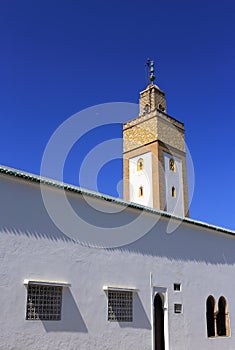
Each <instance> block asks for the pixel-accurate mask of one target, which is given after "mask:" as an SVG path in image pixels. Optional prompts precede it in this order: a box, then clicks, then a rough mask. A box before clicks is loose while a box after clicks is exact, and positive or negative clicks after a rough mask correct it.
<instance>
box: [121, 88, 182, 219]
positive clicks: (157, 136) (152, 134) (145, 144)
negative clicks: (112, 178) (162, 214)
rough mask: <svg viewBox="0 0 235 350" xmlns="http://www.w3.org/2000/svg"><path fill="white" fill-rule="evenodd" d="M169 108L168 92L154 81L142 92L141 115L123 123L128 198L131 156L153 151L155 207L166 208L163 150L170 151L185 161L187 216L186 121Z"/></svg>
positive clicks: (125, 178) (127, 196) (124, 177)
mask: <svg viewBox="0 0 235 350" xmlns="http://www.w3.org/2000/svg"><path fill="white" fill-rule="evenodd" d="M159 108H161V110H160V109H159ZM165 109H166V100H165V94H164V92H163V91H161V90H160V89H159V87H157V86H156V85H153V84H151V85H149V86H148V87H147V88H146V89H145V90H144V91H142V92H141V93H140V114H139V116H138V117H137V118H135V119H132V120H131V121H129V122H127V123H125V124H124V125H123V163H124V166H123V168H124V176H123V179H124V199H126V200H130V198H129V181H130V177H129V159H131V158H133V157H136V156H138V155H139V156H140V155H141V154H144V153H146V152H149V151H150V152H152V179H153V182H152V191H153V207H154V208H156V209H160V210H166V188H165V186H166V185H165V171H164V159H163V152H166V153H168V154H171V155H172V156H174V157H177V158H178V159H180V160H181V162H182V178H183V201H184V215H185V216H188V190H187V175H186V153H185V152H186V147H185V140H184V124H183V123H181V122H179V121H178V120H176V119H174V118H172V117H171V116H169V115H167V114H166V113H165ZM163 110H164V112H163Z"/></svg>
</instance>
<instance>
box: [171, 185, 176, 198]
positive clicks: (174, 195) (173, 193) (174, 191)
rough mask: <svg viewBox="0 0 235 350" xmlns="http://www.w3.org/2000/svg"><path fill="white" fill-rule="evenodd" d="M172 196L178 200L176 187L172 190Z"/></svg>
mask: <svg viewBox="0 0 235 350" xmlns="http://www.w3.org/2000/svg"><path fill="white" fill-rule="evenodd" d="M171 196H172V197H173V198H176V189H175V187H174V186H173V187H172V189H171Z"/></svg>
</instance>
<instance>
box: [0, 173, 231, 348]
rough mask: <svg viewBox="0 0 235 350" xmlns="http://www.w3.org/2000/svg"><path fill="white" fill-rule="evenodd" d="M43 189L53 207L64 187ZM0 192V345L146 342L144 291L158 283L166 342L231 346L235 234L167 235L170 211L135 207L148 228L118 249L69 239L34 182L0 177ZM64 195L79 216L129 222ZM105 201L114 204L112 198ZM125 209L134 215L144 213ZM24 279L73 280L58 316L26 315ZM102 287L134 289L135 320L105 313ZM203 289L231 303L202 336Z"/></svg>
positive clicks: (186, 229)
mask: <svg viewBox="0 0 235 350" xmlns="http://www.w3.org/2000/svg"><path fill="white" fill-rule="evenodd" d="M48 191H49V192H50V194H51V196H52V197H54V199H55V203H57V204H55V206H56V205H57V206H58V208H59V206H60V204H59V201H60V193H61V190H60V189H56V188H50V187H48ZM0 193H1V203H0V212H1V217H0V262H1V263H0V289H1V293H0V305H1V313H0V329H1V332H0V349H1V350H10V349H11V350H12V349H14V350H22V349H29V350H31V349H32V350H39V349H40V350H41V349H43V350H44V349H45V350H51V349H53V350H54V349H66V350H75V349H82V350H83V349H102V350H110V349H113V350H120V349H122V350H123V349H124V350H127V349H128V350H129V349H141V350H147V349H148V350H150V349H151V327H152V321H151V293H152V290H153V289H154V290H155V289H156V288H159V287H162V288H165V289H166V291H167V298H168V300H167V302H168V306H167V310H166V312H167V314H168V318H169V349H171V350H189V349H190V350H197V349H203V350H212V349H213V350H223V349H226V350H232V349H234V348H235V339H234V334H235V321H234V320H235V298H234V290H235V269H234V264H235V254H234V244H235V238H234V237H233V236H231V235H225V234H221V233H217V232H216V231H213V230H210V229H205V228H201V227H199V226H195V225H192V224H188V223H182V224H181V225H180V226H179V227H178V228H177V229H176V231H174V232H173V233H172V234H167V233H166V232H167V225H168V222H169V219H167V218H164V217H161V216H159V215H157V214H151V213H147V212H146V213H144V214H143V213H142V214H141V215H142V216H141V222H142V224H141V225H142V227H147V226H148V225H149V223H151V224H152V228H150V229H149V230H148V232H147V233H146V234H145V235H143V237H142V238H139V239H138V240H136V241H135V242H133V243H130V244H127V245H125V246H122V247H120V248H113V249H111V248H110V249H100V248H91V247H89V245H87V246H84V245H83V246H82V245H81V244H78V243H76V242H74V241H73V240H71V239H69V238H68V237H67V236H66V235H65V234H63V233H62V232H60V231H59V230H58V229H57V228H56V226H55V225H54V224H53V222H52V221H51V220H50V217H49V216H48V214H47V212H46V211H45V209H44V206H43V203H42V199H41V195H40V191H39V185H37V184H30V183H29V182H26V181H24V180H19V179H14V178H13V177H9V176H5V175H1V176H0ZM68 198H69V200H70V202H71V205H72V206H73V208H74V210H75V211H77V213H81V215H83V216H84V220H87V221H88V220H90V221H91V222H94V223H96V224H97V226H101V225H103V226H106V227H108V226H110V225H113V226H115V225H120V223H123V224H124V221H125V220H126V219H125V220H124V218H125V215H124V213H123V212H120V213H119V214H116V215H114V214H104V213H102V212H99V211H98V208H100V210H101V211H102V210H103V211H104V210H105V206H106V205H107V202H104V201H102V200H99V199H96V198H93V199H91V200H93V201H94V203H95V204H96V210H95V211H94V209H91V208H89V207H88V206H87V204H85V203H84V200H83V199H82V197H81V195H79V194H73V193H69V194H68ZM109 206H113V207H114V208H116V209H117V208H118V207H119V206H118V205H117V204H114V203H109ZM55 209H57V208H55ZM123 210H124V211H125V213H126V214H128V215H127V216H128V217H129V218H130V219H131V220H132V221H133V220H134V219H135V218H136V217H138V216H140V212H141V211H139V210H138V209H136V210H134V209H131V208H125V209H123ZM61 215H63V214H61ZM85 215H87V217H85ZM110 215H111V216H112V220H111V221H109V220H110V219H109V217H110ZM64 220H66V217H64ZM154 223H155V225H153V224H154ZM141 225H139V226H141ZM145 225H147V226H145ZM77 230H78V231H79V230H80V227H77ZM125 231H126V232H127V230H125ZM110 234H112V229H111V228H110ZM150 272H151V273H152V285H151V286H150ZM24 279H39V280H57V281H67V282H68V283H70V284H71V287H69V288H66V289H64V293H63V306H62V320H61V321H27V320H25V310H26V295H27V293H26V292H27V291H26V287H25V286H24V285H23V280H24ZM174 282H177V283H181V284H182V291H181V292H174V291H173V283H174ZM104 285H111V286H123V287H135V288H137V289H138V290H139V291H138V292H137V293H136V294H135V296H134V320H133V322H132V323H117V322H108V321H107V297H106V294H105V292H104V291H103V290H102V288H103V286H104ZM209 295H213V296H214V297H215V298H216V299H217V300H218V298H219V296H221V295H223V296H224V297H225V298H226V300H227V302H228V308H229V318H230V326H231V336H230V337H228V338H226V337H222V338H213V339H208V338H207V335H206V320H205V315H206V314H205V304H206V298H207V297H208V296H209ZM176 302H180V303H182V304H183V310H184V311H183V314H180V315H177V314H174V313H173V308H174V303H176ZM166 350H167V349H166Z"/></svg>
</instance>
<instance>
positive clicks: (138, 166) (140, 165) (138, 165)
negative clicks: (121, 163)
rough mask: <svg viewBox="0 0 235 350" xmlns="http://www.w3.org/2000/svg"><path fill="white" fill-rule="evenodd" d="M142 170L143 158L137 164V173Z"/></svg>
mask: <svg viewBox="0 0 235 350" xmlns="http://www.w3.org/2000/svg"><path fill="white" fill-rule="evenodd" d="M143 169H144V160H143V158H139V159H138V162H137V171H141V170H143Z"/></svg>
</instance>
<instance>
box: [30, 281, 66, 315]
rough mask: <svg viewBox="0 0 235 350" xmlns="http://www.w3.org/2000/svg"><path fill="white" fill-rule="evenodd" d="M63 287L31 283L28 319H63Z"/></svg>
mask: <svg viewBox="0 0 235 350" xmlns="http://www.w3.org/2000/svg"><path fill="white" fill-rule="evenodd" d="M61 305H62V287H61V286H47V285H40V284H29V285H28V295H27V308H26V320H51V321H52V320H54V321H58V320H60V319H61Z"/></svg>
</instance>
